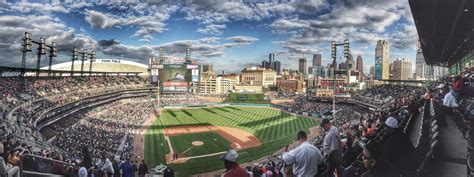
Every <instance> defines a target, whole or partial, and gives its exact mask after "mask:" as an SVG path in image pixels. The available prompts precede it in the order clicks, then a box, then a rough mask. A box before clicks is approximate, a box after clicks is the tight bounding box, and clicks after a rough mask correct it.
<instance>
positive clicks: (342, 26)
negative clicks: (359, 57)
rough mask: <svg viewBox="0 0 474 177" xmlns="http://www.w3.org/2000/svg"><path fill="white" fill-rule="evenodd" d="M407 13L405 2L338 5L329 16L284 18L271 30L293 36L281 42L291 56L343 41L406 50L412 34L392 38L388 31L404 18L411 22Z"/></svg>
mask: <svg viewBox="0 0 474 177" xmlns="http://www.w3.org/2000/svg"><path fill="white" fill-rule="evenodd" d="M407 9H409V7H408V3H406V1H403V0H395V1H375V0H366V1H337V3H336V4H335V5H333V6H332V7H331V9H330V11H329V12H328V13H326V14H323V15H320V16H317V17H315V18H305V19H300V18H298V17H291V18H289V17H281V18H278V19H276V20H275V21H273V23H272V24H271V25H270V27H271V28H272V31H273V32H274V33H287V34H291V35H290V38H289V39H288V40H286V41H280V42H279V44H280V45H281V46H282V47H283V48H286V49H288V51H289V52H290V53H292V52H294V53H305V52H314V51H317V50H316V49H315V48H314V47H315V45H318V44H324V45H328V44H329V43H330V41H333V40H336V41H342V40H344V38H349V39H350V40H351V42H358V43H363V44H374V43H375V42H376V41H377V40H379V39H387V40H389V41H390V40H394V41H393V42H394V43H395V44H394V45H393V47H396V48H404V47H405V46H406V45H408V44H409V43H410V42H409V41H407V39H409V38H410V37H413V30H403V32H402V31H398V32H395V33H394V34H390V33H391V32H387V31H386V29H387V28H388V27H390V26H392V25H394V24H395V23H396V22H397V21H399V20H400V19H401V18H406V19H410V18H411V14H410V11H409V10H407ZM409 26H410V25H409ZM411 26H413V25H411ZM394 35H397V36H394Z"/></svg>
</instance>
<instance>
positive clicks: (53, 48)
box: [51, 42, 58, 57]
mask: <svg viewBox="0 0 474 177" xmlns="http://www.w3.org/2000/svg"><path fill="white" fill-rule="evenodd" d="M51 56H53V57H57V56H58V48H57V47H56V42H53V43H51Z"/></svg>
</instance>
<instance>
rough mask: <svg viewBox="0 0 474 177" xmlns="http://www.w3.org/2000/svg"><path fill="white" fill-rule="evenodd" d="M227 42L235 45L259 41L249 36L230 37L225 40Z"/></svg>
mask: <svg viewBox="0 0 474 177" xmlns="http://www.w3.org/2000/svg"><path fill="white" fill-rule="evenodd" d="M227 39H228V40H232V41H234V42H236V43H249V44H250V43H254V42H257V41H258V40H259V39H258V38H255V37H250V36H232V37H229V38H227Z"/></svg>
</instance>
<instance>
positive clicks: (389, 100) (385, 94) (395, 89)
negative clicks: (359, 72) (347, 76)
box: [351, 85, 426, 109]
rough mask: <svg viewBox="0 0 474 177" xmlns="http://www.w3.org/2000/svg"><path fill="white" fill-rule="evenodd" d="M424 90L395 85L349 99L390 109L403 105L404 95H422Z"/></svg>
mask: <svg viewBox="0 0 474 177" xmlns="http://www.w3.org/2000/svg"><path fill="white" fill-rule="evenodd" d="M425 91H426V89H425V88H423V87H409V86H396V85H382V86H376V87H373V88H370V89H366V90H363V91H361V92H358V93H357V94H355V95H353V96H352V97H351V98H352V99H354V100H357V101H360V102H363V103H368V104H370V105H372V106H373V107H378V108H385V109H392V108H398V107H400V106H401V105H403V104H404V101H405V100H406V98H407V97H406V95H417V97H419V96H420V95H423V94H424V93H425Z"/></svg>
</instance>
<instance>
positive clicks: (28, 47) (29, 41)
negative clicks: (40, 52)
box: [23, 32, 33, 51]
mask: <svg viewBox="0 0 474 177" xmlns="http://www.w3.org/2000/svg"><path fill="white" fill-rule="evenodd" d="M23 46H24V49H23V50H24V51H32V50H33V37H32V36H31V33H28V32H25V38H24V39H23Z"/></svg>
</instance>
